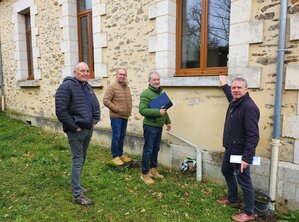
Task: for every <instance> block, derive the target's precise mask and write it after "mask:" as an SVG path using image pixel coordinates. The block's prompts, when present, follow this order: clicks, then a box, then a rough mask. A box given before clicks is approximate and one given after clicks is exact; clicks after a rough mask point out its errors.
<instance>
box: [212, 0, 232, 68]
mask: <svg viewBox="0 0 299 222" xmlns="http://www.w3.org/2000/svg"><path fill="white" fill-rule="evenodd" d="M229 19H230V0H210V1H209V18H208V59H207V62H208V64H207V66H208V67H226V66H227V55H228V40H229Z"/></svg>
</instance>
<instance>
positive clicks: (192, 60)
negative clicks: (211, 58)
mask: <svg viewBox="0 0 299 222" xmlns="http://www.w3.org/2000/svg"><path fill="white" fill-rule="evenodd" d="M201 15H202V4H201V0H186V1H183V4H182V48H181V50H182V51H181V52H182V54H181V57H182V64H181V67H182V68H199V67H200V62H199V61H200V36H201V31H200V29H201Z"/></svg>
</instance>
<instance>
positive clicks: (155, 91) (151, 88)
mask: <svg viewBox="0 0 299 222" xmlns="http://www.w3.org/2000/svg"><path fill="white" fill-rule="evenodd" d="M148 88H149V89H150V90H151V91H153V92H154V93H158V94H160V93H161V92H162V90H163V89H162V88H161V87H160V86H159V88H158V89H156V88H154V87H152V86H151V85H150V84H149V85H148Z"/></svg>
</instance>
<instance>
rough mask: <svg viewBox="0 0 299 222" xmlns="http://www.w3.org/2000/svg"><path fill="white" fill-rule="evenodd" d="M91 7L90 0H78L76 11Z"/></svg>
mask: <svg viewBox="0 0 299 222" xmlns="http://www.w3.org/2000/svg"><path fill="white" fill-rule="evenodd" d="M91 8H92V0H78V11H79V12H81V11H86V10H89V9H91Z"/></svg>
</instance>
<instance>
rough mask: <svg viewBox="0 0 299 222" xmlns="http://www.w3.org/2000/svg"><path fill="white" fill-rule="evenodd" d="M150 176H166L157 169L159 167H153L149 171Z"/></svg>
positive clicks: (161, 177)
mask: <svg viewBox="0 0 299 222" xmlns="http://www.w3.org/2000/svg"><path fill="white" fill-rule="evenodd" d="M149 176H150V177H156V178H160V179H163V178H164V176H163V175H162V174H160V173H159V172H158V171H157V168H151V169H150V171H149Z"/></svg>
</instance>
